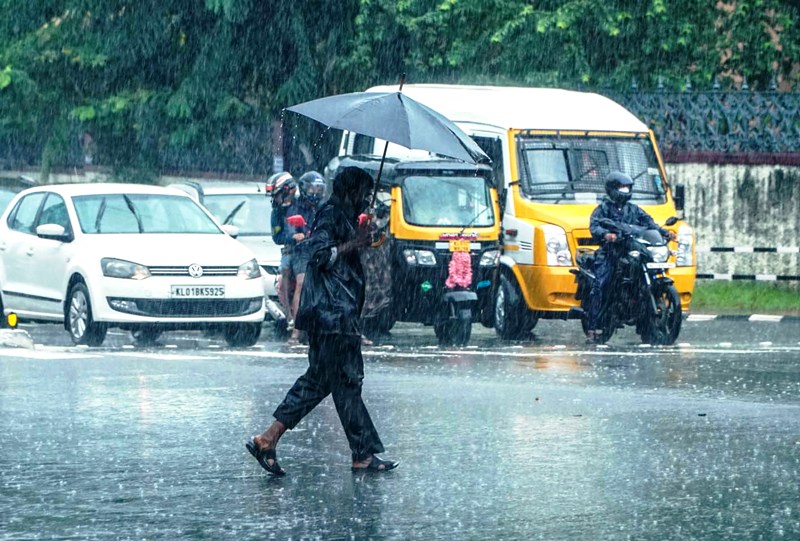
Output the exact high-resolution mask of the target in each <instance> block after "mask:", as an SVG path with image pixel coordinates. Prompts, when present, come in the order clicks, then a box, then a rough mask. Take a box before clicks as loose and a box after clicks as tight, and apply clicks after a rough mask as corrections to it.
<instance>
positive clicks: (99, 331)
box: [66, 282, 108, 347]
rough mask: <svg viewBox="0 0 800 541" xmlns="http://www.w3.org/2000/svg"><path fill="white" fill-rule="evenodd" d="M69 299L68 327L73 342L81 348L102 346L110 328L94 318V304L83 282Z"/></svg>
mask: <svg viewBox="0 0 800 541" xmlns="http://www.w3.org/2000/svg"><path fill="white" fill-rule="evenodd" d="M67 299H68V300H67V309H66V323H67V325H66V327H67V332H68V333H69V336H70V338H72V342H73V343H74V344H76V345H79V346H82V345H86V346H93V347H97V346H100V345H102V344H103V340H105V338H106V331H107V330H108V327H107V326H106V325H105V324H104V323H97V322H95V321H94V319H93V318H92V304H91V301H90V300H89V290H88V289H87V288H86V285H85V284H83V283H82V282H78V283H76V284H74V285H73V286H72V288H71V289H70V290H69V295H68V298H67Z"/></svg>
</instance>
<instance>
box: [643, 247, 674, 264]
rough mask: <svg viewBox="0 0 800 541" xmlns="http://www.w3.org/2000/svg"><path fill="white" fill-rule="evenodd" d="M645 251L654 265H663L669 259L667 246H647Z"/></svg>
mask: <svg viewBox="0 0 800 541" xmlns="http://www.w3.org/2000/svg"><path fill="white" fill-rule="evenodd" d="M647 251H648V252H650V257H652V258H653V261H654V262H655V263H664V262H665V261H666V260H667V259H669V248H668V247H667V246H648V247H647Z"/></svg>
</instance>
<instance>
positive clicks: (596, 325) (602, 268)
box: [587, 171, 676, 343]
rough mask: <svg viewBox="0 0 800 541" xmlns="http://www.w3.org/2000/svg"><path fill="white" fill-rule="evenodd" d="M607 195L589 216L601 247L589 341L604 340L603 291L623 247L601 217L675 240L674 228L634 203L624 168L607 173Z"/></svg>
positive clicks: (591, 226) (596, 266) (595, 267)
mask: <svg viewBox="0 0 800 541" xmlns="http://www.w3.org/2000/svg"><path fill="white" fill-rule="evenodd" d="M605 188H606V197H604V198H603V201H602V202H601V203H600V204H599V205H598V206H597V208H596V209H594V211H593V212H592V216H591V218H590V220H589V229H590V231H591V232H592V237H593V238H594V239H595V240H596V241H598V242H599V243H600V249H598V250H597V252H595V263H594V274H595V280H594V282H593V283H592V290H591V292H590V293H589V313H588V314H587V317H588V331H587V334H588V341H589V342H590V343H597V342H599V341H600V336H601V335H602V332H603V331H602V329H601V326H600V312H601V310H602V307H603V292H604V290H605V288H606V285H607V284H608V281H609V280H610V279H611V278H612V276H613V275H614V270H615V268H616V266H617V260H618V259H619V251H618V250H615V249H614V243H615V242H616V241H617V234H616V233H614V232H612V231H609V230H608V229H606V228H605V227H603V226H602V225H600V224H601V220H603V219H610V220H612V221H614V222H616V223H619V224H628V225H637V226H640V227H645V228H647V229H656V230H658V232H659V233H661V235H662V236H663V237H665V238H669V240H675V239H676V235H675V233H674V232H672V231H669V230H667V229H664V228H663V227H659V226H658V224H656V222H655V221H654V220H653V218H652V217H651V216H650V215H649V214H647V213H646V212H645V211H643V210H642V209H641V208H639V207H638V206H637V205H635V204H633V203H630V202H629V201H630V199H631V192H632V191H633V179H631V177H630V176H628V175H626V174H625V173H622V172H620V171H612V172H610V173H609V174H608V175H607V176H606V186H605Z"/></svg>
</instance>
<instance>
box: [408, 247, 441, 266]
mask: <svg viewBox="0 0 800 541" xmlns="http://www.w3.org/2000/svg"><path fill="white" fill-rule="evenodd" d="M403 257H405V258H406V263H408V264H409V265H420V266H423V267H432V266H433V265H436V256H435V255H434V253H433V252H431V251H430V250H403Z"/></svg>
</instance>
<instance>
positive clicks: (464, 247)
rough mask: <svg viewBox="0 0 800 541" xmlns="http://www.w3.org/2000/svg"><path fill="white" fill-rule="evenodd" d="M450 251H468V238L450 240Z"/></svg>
mask: <svg viewBox="0 0 800 541" xmlns="http://www.w3.org/2000/svg"><path fill="white" fill-rule="evenodd" d="M450 251H451V252H469V239H467V240H451V241H450Z"/></svg>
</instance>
